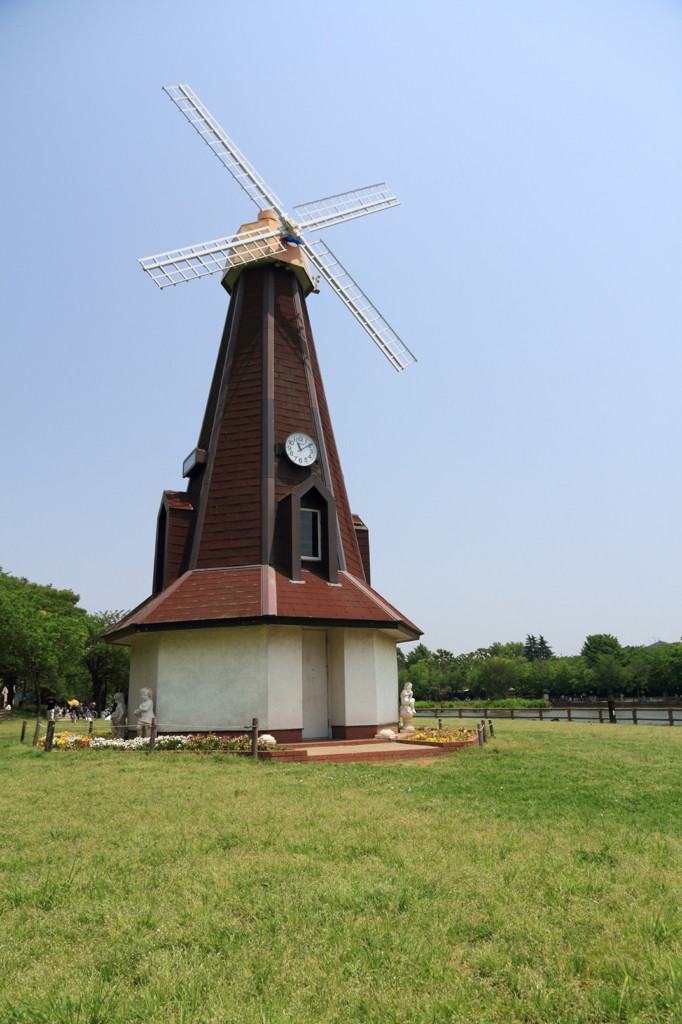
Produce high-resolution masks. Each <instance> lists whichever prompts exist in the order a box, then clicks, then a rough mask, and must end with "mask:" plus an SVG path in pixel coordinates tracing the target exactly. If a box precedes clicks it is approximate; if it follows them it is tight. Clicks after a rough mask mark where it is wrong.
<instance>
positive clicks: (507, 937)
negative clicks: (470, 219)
mask: <svg viewBox="0 0 682 1024" xmlns="http://www.w3.org/2000/svg"><path fill="white" fill-rule="evenodd" d="M18 735H19V725H18V723H17V722H16V721H15V722H9V723H3V724H1V725H0V774H1V778H0V811H1V814H0V821H1V822H2V828H1V830H0V864H1V867H2V872H1V874H0V877H1V878H2V881H0V966H1V970H0V1021H2V1024H48V1022H50V1024H137V1022H140V1024H142V1022H143V1021H144V1022H152V1024H155V1022H164V1024H232V1022H235V1024H236V1022H240V1024H241V1022H243V1021H254V1022H257V1024H280V1022H292V1024H293V1022H296V1024H313V1022H314V1024H318V1022H320V1024H322V1022H324V1024H337V1022H339V1024H340V1022H343V1024H345V1022H349V1024H350V1022H353V1024H358V1022H361V1024H364V1022H369V1024H375V1022H376V1024H385V1022H386V1024H393V1022H396V1024H398V1022H399V1024H441V1022H443V1024H445V1022H447V1024H450V1022H453V1021H454V1022H460V1021H461V1022H464V1021H467V1022H468V1021H474V1020H475V1021H477V1022H483V1024H489V1022H500V1024H517V1022H525V1024H545V1022H547V1024H558V1022H561V1024H589V1022H607V1021H624V1022H630V1024H644V1022H646V1024H649V1022H657V1024H658V1022H660V1024H663V1022H666V1024H672V1022H679V1021H681V1020H682V1009H681V1000H682V956H681V953H682V920H681V918H680V912H679V907H680V906H681V905H682V870H681V869H682V857H681V853H682V793H681V790H680V780H681V778H682V729H670V728H663V727H653V726H650V727H647V726H643V727H641V728H640V727H637V728H633V727H632V726H629V727H627V726H607V725H602V726H599V725H582V724H577V723H574V724H571V725H569V724H565V723H560V724H553V723H548V722H545V723H538V722H517V721H515V722H499V723H496V737H495V739H494V740H493V741H492V742H491V743H489V744H488V745H487V746H486V747H484V748H482V749H481V748H473V749H471V750H469V751H464V752H461V753H457V754H453V755H450V756H447V757H442V758H440V759H435V760H433V761H429V762H421V763H414V762H403V763H394V764H390V763H389V764H386V763H384V764H380V763H379V764H349V765H296V764H292V765H283V764H276V763H266V762H261V763H253V762H251V761H250V760H249V759H241V758H236V757H229V756H225V755H205V756H197V755H185V754H172V753H167V754H163V753H158V754H154V755H152V756H149V755H147V754H138V753H117V752H106V751H102V752H53V753H51V754H44V753H43V752H39V751H35V750H33V749H32V748H31V747H30V745H28V744H27V745H24V746H21V745H20V744H19V743H18V742H17V741H18ZM31 735H32V733H31Z"/></svg>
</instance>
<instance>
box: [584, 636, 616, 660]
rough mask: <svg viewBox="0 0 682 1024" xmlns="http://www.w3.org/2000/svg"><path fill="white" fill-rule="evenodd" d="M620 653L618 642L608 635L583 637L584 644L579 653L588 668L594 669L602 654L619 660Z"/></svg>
mask: <svg viewBox="0 0 682 1024" xmlns="http://www.w3.org/2000/svg"><path fill="white" fill-rule="evenodd" d="M622 653H623V648H622V647H621V646H620V641H619V640H618V639H617V638H616V637H615V636H611V634H610V633H593V634H592V635H591V636H588V637H585V643H584V644H583V646H582V649H581V651H580V654H581V656H582V657H583V658H584V659H585V661H586V662H587V664H588V665H589V667H590V668H594V667H595V665H596V664H597V661H598V660H599V658H600V657H601V655H603V654H610V655H612V656H613V657H614V658H616V659H619V660H620V658H621V655H622Z"/></svg>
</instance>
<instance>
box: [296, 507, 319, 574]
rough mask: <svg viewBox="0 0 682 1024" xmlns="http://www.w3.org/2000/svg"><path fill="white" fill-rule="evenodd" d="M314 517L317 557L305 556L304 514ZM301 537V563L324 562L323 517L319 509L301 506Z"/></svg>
mask: <svg viewBox="0 0 682 1024" xmlns="http://www.w3.org/2000/svg"><path fill="white" fill-rule="evenodd" d="M304 512H305V513H306V514H307V515H312V516H313V519H312V524H313V539H314V540H315V539H316V540H317V544H316V545H315V544H313V549H314V548H315V547H317V554H316V555H304V554H303V513H304ZM300 537H301V561H302V562H321V561H322V516H321V515H320V510H319V508H305V507H304V506H301V522H300Z"/></svg>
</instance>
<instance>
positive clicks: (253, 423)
mask: <svg viewBox="0 0 682 1024" xmlns="http://www.w3.org/2000/svg"><path fill="white" fill-rule="evenodd" d="M243 288H244V294H243V301H242V306H241V314H240V316H239V323H238V326H237V329H236V335H235V337H234V339H233V343H232V351H229V350H228V349H227V348H226V349H225V357H226V358H229V359H230V360H231V366H230V368H229V383H228V388H227V393H226V395H225V402H224V407H223V409H222V418H221V420H220V423H219V424H217V425H216V429H214V431H213V434H212V440H211V442H210V444H211V447H212V449H213V450H212V451H209V464H208V466H207V469H206V472H207V473H208V474H210V479H209V481H208V487H207V491H206V492H205V493H204V495H202V503H205V504H204V506H203V508H202V512H203V515H202V519H203V522H202V523H201V526H200V528H201V538H200V540H199V542H198V544H197V547H196V552H197V554H196V562H195V567H196V568H197V569H210V568H213V567H215V566H221V565H224V566H229V565H253V564H257V563H258V562H260V512H261V489H260V466H261V406H262V377H263V288H262V274H254V273H249V274H245V275H244V278H243ZM216 412H217V413H219V412H220V409H217V410H216Z"/></svg>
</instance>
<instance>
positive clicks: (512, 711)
mask: <svg viewBox="0 0 682 1024" xmlns="http://www.w3.org/2000/svg"><path fill="white" fill-rule="evenodd" d="M509 710H510V711H511V716H510V717H511V718H513V717H514V708H509Z"/></svg>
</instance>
